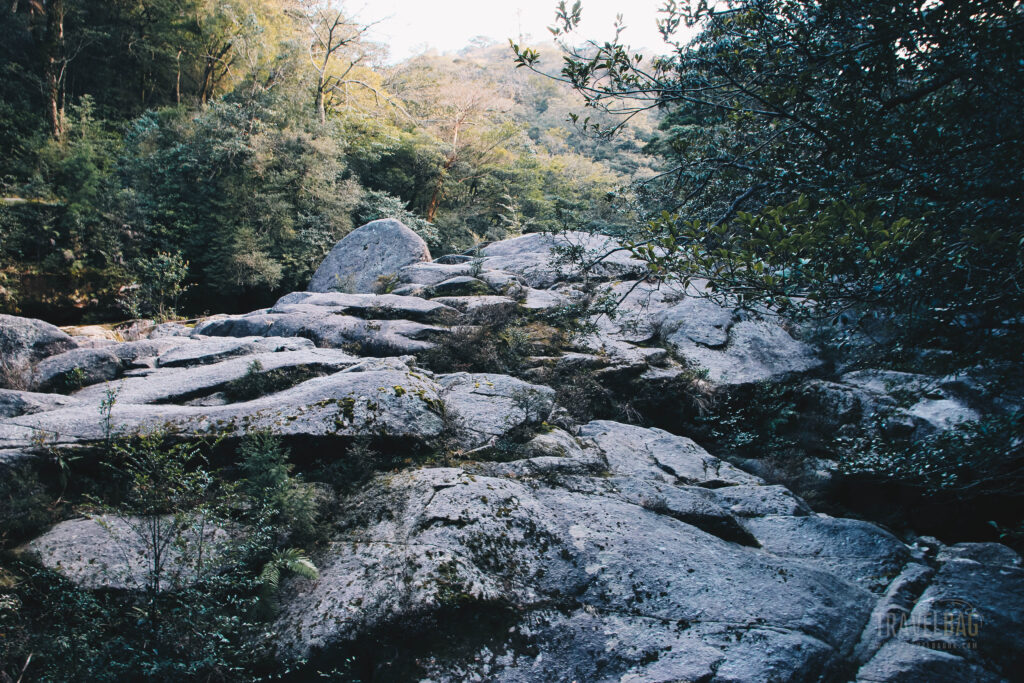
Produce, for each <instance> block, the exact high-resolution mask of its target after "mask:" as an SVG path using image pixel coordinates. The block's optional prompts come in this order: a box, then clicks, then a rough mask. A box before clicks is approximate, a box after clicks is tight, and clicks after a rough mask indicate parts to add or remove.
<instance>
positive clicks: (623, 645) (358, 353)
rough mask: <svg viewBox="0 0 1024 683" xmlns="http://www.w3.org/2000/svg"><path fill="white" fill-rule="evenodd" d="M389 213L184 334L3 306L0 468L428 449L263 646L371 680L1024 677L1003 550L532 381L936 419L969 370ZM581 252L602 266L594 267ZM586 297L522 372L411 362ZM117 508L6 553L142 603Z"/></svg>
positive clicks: (346, 526) (295, 660) (354, 513)
mask: <svg viewBox="0 0 1024 683" xmlns="http://www.w3.org/2000/svg"><path fill="white" fill-rule="evenodd" d="M393 223H395V221H390V222H389V221H377V222H375V223H374V224H370V225H369V226H364V227H363V228H360V229H359V230H356V231H354V232H353V233H351V234H350V235H349V236H348V237H346V238H345V240H343V241H342V242H341V243H339V245H338V247H336V248H335V250H334V251H332V253H331V256H330V257H328V259H327V260H326V261H325V263H324V264H323V266H321V269H320V270H319V271H318V273H317V277H316V278H314V283H313V285H311V287H310V290H311V291H308V292H295V293H291V294H288V295H286V296H284V297H282V298H281V299H280V300H278V301H277V302H276V303H275V304H274V305H273V306H271V307H269V308H266V309H261V310H258V311H253V312H251V313H247V314H244V315H230V316H226V315H220V316H214V317H211V318H208V319H206V320H201V321H199V322H198V323H197V324H195V326H194V327H189V326H187V325H184V324H180V323H166V324H163V325H158V326H154V325H152V324H150V325H143V324H142V323H139V324H138V325H135V326H132V327H131V328H124V329H125V330H128V329H131V330H133V331H132V335H131V337H130V338H131V339H132V340H131V341H123V339H124V338H125V337H126V336H128V335H127V334H120V333H115V332H113V331H112V330H106V329H105V328H100V329H95V330H90V329H87V328H80V329H78V330H75V331H74V332H75V336H74V337H72V336H69V335H67V334H65V333H64V332H61V331H60V330H59V329H57V328H55V327H53V326H52V325H48V324H46V323H43V322H41V321H34V320H27V319H24V318H15V317H13V316H0V350H2V351H3V354H4V355H3V359H4V361H5V363H6V366H5V368H6V369H5V372H7V374H6V375H5V377H7V378H8V379H9V385H8V388H4V389H0V466H2V467H0V475H4V476H6V473H7V472H8V471H12V470H11V469H10V468H16V467H23V466H31V464H32V463H33V462H34V461H36V460H37V459H39V458H41V457H42V456H44V455H45V453H44V452H42V451H41V450H40V444H45V446H46V448H48V449H61V448H68V449H76V450H78V451H81V452H86V453H87V452H89V450H90V449H97V448H102V444H103V443H104V442H105V441H106V440H107V439H108V437H109V436H110V432H111V431H113V432H117V433H122V434H128V433H132V432H133V431H147V430H153V429H167V430H169V431H170V432H172V433H174V434H176V435H177V436H178V437H179V438H183V439H188V438H193V437H201V436H207V435H211V434H222V435H226V436H227V437H228V438H232V439H233V438H238V437H240V436H242V435H244V434H245V433H247V432H251V431H253V430H268V431H270V432H272V433H274V434H277V435H279V436H280V437H282V439H283V440H284V441H285V442H286V443H289V444H302V445H303V447H304V448H307V449H311V450H315V451H316V452H317V453H318V454H319V455H321V456H325V457H327V458H331V457H336V458H344V457H347V453H348V452H349V448H350V446H351V445H352V444H353V443H357V442H359V440H366V439H372V440H374V443H376V444H383V445H384V446H386V447H390V448H392V449H394V451H395V453H397V454H398V455H399V456H401V457H400V458H399V460H401V459H403V458H405V456H406V455H407V454H410V453H414V452H415V453H419V454H423V453H434V455H435V457H431V458H426V457H424V458H421V459H419V460H415V461H414V459H412V458H411V457H410V458H408V459H406V464H405V465H403V466H401V467H400V468H398V469H395V470H392V471H387V472H378V473H376V474H375V475H374V476H372V478H370V480H369V482H368V483H366V484H365V485H363V486H361V487H360V488H357V489H355V490H354V491H352V492H348V493H346V495H343V496H340V497H339V498H338V499H337V501H336V502H334V503H332V505H333V506H334V507H333V508H332V509H331V510H330V515H331V526H330V538H329V539H328V541H327V542H326V543H325V544H324V545H322V546H321V547H319V549H318V550H317V551H316V552H315V556H314V558H313V559H314V561H315V563H316V565H317V566H318V567H319V569H320V577H319V579H318V580H315V581H311V580H307V579H297V578H293V579H289V580H287V581H285V582H284V583H283V584H282V593H281V611H280V613H279V614H278V616H277V618H276V623H274V624H273V627H274V629H275V630H276V631H277V633H279V634H280V635H279V638H278V640H277V643H276V647H277V650H276V652H275V653H274V655H275V656H277V657H278V658H280V659H281V660H282V661H285V662H288V663H289V664H294V665H295V666H296V667H299V669H298V670H299V671H300V672H303V673H310V672H314V671H317V670H319V669H318V667H321V665H322V666H323V667H328V666H329V665H331V663H332V662H338V661H342V660H344V659H345V658H346V657H348V656H349V655H351V654H352V653H358V654H359V655H360V656H361V657H362V658H363V659H364V660H366V661H367V662H368V664H367V665H368V666H370V667H371V668H372V669H373V672H374V675H375V676H377V678H378V680H424V681H453V682H454V681H508V682H524V683H525V682H532V681H563V680H564V681H571V680H576V681H619V682H622V683H625V682H629V683H641V682H644V683H656V682H664V683H667V682H669V681H718V682H726V681H730V682H733V681H751V682H759V681H823V680H827V681H833V680H836V681H838V680H849V681H865V682H867V681H871V682H876V683H877V682H883V681H884V682H893V683H895V682H897V681H933V680H935V681H939V680H950V681H953V680H979V681H989V680H991V681H1003V680H1012V679H1015V678H1019V675H1020V674H1019V672H1020V671H1022V670H1024V662H1022V661H1021V652H1024V590H1021V587H1022V586H1024V581H1022V580H1024V568H1022V565H1021V560H1020V558H1019V557H1018V556H1017V555H1016V554H1015V553H1014V552H1013V551H1012V550H1010V549H1009V548H1007V547H1005V546H1002V545H998V544H994V543H964V544H957V545H951V546H944V545H942V544H941V543H938V542H937V541H936V542H934V543H931V544H930V545H929V546H928V547H923V546H918V545H908V544H907V543H905V542H904V541H903V540H901V539H900V538H897V537H896V536H895V535H893V534H892V533H890V531H888V530H886V529H884V528H882V527H880V526H878V525H875V524H872V523H869V522H865V521H862V520H854V519H846V518H840V517H832V516H827V515H823V514H818V513H816V512H815V511H814V510H813V509H812V508H811V507H810V506H809V505H808V504H807V502H805V501H804V500H802V499H801V498H800V497H799V496H797V495H795V494H794V493H793V492H791V491H790V490H788V489H787V488H786V487H784V486H781V485H778V484H772V483H769V482H767V481H765V480H764V479H762V478H761V477H758V476H755V475H754V474H751V473H750V472H748V471H746V470H744V469H742V468H740V467H737V466H735V465H733V464H730V463H728V462H725V461H723V460H722V459H720V458H718V457H716V456H715V454H713V453H709V452H708V451H707V450H705V449H704V448H703V447H702V446H701V444H698V443H697V442H695V441H693V440H692V439H690V438H687V437H686V435H683V434H674V433H670V432H668V431H664V430H661V429H655V428H648V427H643V426H637V425H635V424H623V423H620V422H616V421H609V420H590V421H586V422H585V423H584V424H580V423H579V422H575V421H573V419H572V418H571V417H567V413H566V411H565V409H564V407H562V406H559V405H558V402H559V400H560V396H561V395H560V394H556V391H555V390H554V389H553V388H552V386H549V384H551V383H550V382H549V378H550V377H551V376H552V373H555V372H569V371H571V372H579V373H589V376H591V377H593V378H596V381H604V380H609V381H612V380H614V381H617V382H625V381H627V380H628V381H632V382H634V383H637V384H639V385H642V386H645V387H647V388H649V389H652V390H653V391H654V392H655V393H657V392H658V391H659V390H660V388H662V387H668V386H670V384H671V382H672V380H673V379H675V378H679V377H691V376H693V375H694V374H701V376H702V377H705V378H706V381H707V383H708V384H709V385H710V386H712V387H713V388H716V389H720V390H728V389H729V388H730V387H737V386H741V385H747V384H750V383H753V382H760V381H776V380H779V379H782V378H794V377H796V378H800V381H801V382H802V384H801V387H802V388H801V391H802V392H803V395H805V396H806V397H807V400H808V402H810V403H813V404H814V405H815V406H816V408H817V409H818V410H819V412H820V413H821V416H820V417H819V419H820V420H822V421H825V422H826V423H827V424H829V425H836V427H835V429H838V428H839V426H840V425H849V424H856V423H859V422H866V421H868V420H869V419H872V416H873V415H876V414H877V413H879V412H880V411H883V410H885V411H889V413H887V414H892V415H894V416H895V417H894V418H893V419H892V420H891V424H890V426H887V427H886V428H887V429H893V430H902V431H901V432H900V433H906V434H912V435H927V434H934V433H935V432H936V431H938V430H942V429H947V428H950V426H952V425H955V424H957V423H959V422H962V421H963V420H968V419H972V415H975V414H976V411H977V408H976V406H975V404H974V403H973V402H972V400H971V392H972V391H973V389H972V385H971V384H970V379H969V378H928V377H924V376H919V375H907V374H905V373H886V372H883V371H870V370H859V371H856V372H849V373H846V374H839V373H837V376H835V377H833V378H832V379H831V380H826V379H821V378H820V376H818V377H815V376H813V374H812V373H814V372H815V371H817V370H818V369H819V368H820V367H821V361H820V360H819V359H818V357H817V356H816V354H815V350H814V348H813V347H812V346H811V345H809V344H808V343H806V342H805V341H803V340H800V339H798V338H796V337H794V336H793V335H792V334H790V331H788V330H787V329H784V328H783V327H782V326H780V325H779V324H778V323H777V322H775V321H772V320H770V319H761V318H758V317H756V316H754V315H752V314H750V313H745V312H740V311H736V310H733V309H730V308H727V307H723V306H721V305H719V304H717V303H715V302H712V301H710V300H708V299H706V298H702V297H700V296H694V294H699V293H700V292H699V291H697V290H691V291H689V292H681V291H677V290H674V289H673V288H672V287H671V286H668V285H662V286H657V285H654V284H652V283H650V282H647V281H646V280H643V279H642V278H644V277H645V276H646V274H647V272H646V270H645V269H644V264H643V263H642V262H639V261H636V260H635V259H633V258H632V257H631V256H630V254H629V252H628V251H625V250H622V249H620V248H618V245H616V243H614V242H613V241H612V240H610V239H609V238H605V237H596V236H592V235H585V234H582V233H566V234H563V235H559V236H551V235H535V234H530V235H524V236H522V237H518V238H515V239H511V240H506V241H504V242H499V243H495V244H491V245H488V246H486V247H484V248H483V249H482V250H481V251H480V253H478V254H472V255H469V254H467V255H455V256H451V257H445V258H444V259H440V260H438V261H431V260H430V255H429V253H427V252H426V247H425V245H422V244H421V242H422V240H420V241H419V242H417V240H418V239H419V238H418V237H416V236H415V234H412V233H411V231H410V234H412V237H410V236H409V234H406V233H405V232H404V231H403V230H402V229H401V228H402V227H404V226H401V225H400V224H398V226H396V225H393ZM389 235H390V236H392V237H395V236H397V237H395V239H393V240H392V239H391V238H390V237H388V236H389ZM399 238H400V239H399ZM413 238H415V239H413ZM346 240H347V242H346ZM353 245H358V247H359V248H358V249H355V250H354V249H353ZM364 246H365V249H364V248H363V247H364ZM342 247H344V248H342ZM573 253H576V254H577V255H578V254H579V253H584V254H585V255H587V256H588V259H586V260H592V259H596V258H597V257H600V256H602V255H603V256H604V258H601V259H599V260H598V261H596V263H595V266H594V268H593V269H592V271H591V272H590V274H589V275H588V276H587V277H584V274H583V273H582V272H581V271H580V268H579V260H578V259H577V260H576V261H573V260H572V259H567V258H566V257H567V255H571V254H573ZM382 283H383V284H384V285H387V287H386V288H389V289H391V291H389V292H388V293H374V291H375V290H381V285H382ZM698 286H699V285H698ZM339 287H341V288H342V289H347V290H348V291H338V289H339ZM600 296H608V297H611V298H613V299H614V300H615V301H617V302H620V305H619V307H618V310H617V313H616V314H615V315H614V316H609V315H594V316H593V317H592V318H591V319H590V320H589V322H590V323H591V325H590V326H589V329H588V331H587V334H585V335H583V336H582V338H581V339H579V340H578V341H577V342H576V343H575V346H574V347H572V348H559V349H555V350H551V349H548V350H547V351H545V352H543V353H541V352H535V351H530V352H529V358H528V360H529V362H530V363H532V365H531V366H530V367H528V368H527V369H526V370H524V371H523V372H520V373H518V375H517V376H512V375H510V374H503V373H502V372H431V371H429V370H427V369H425V368H424V365H427V363H426V362H423V360H422V359H423V358H424V354H428V353H430V352H431V351H433V350H435V349H436V348H437V347H438V344H439V343H442V342H445V341H446V340H449V341H450V340H453V339H454V340H458V339H463V338H465V337H463V336H460V335H463V334H464V333H465V331H466V330H471V331H472V330H477V329H480V327H479V326H481V325H484V324H486V323H487V322H488V321H490V320H493V319H499V320H500V319H503V318H507V317H510V316H512V317H516V320H518V321H519V323H520V324H521V325H522V326H523V327H524V328H525V327H527V326H531V325H532V326H534V327H536V328H543V326H544V325H546V324H547V322H545V321H550V319H551V318H550V317H548V316H551V315H552V314H553V313H555V312H558V311H559V310H562V309H563V308H564V307H565V306H566V305H567V304H570V303H579V302H580V301H583V300H585V299H586V298H587V297H592V298H593V297H600ZM485 329H486V328H485ZM469 350H470V349H466V351H469ZM462 351H463V350H462V349H456V350H455V351H454V352H455V353H461V352H462ZM805 374H812V376H811V377H809V378H807V377H803V376H804V375H805ZM11 378H13V379H11ZM15 385H16V386H15ZM253 387H258V388H259V391H256V392H255V393H254V390H253ZM665 393H666V397H665V400H675V399H674V398H673V395H672V394H671V393H669V392H668V391H667V390H666V392H665ZM111 397H114V401H113V408H112V410H110V412H109V418H110V423H109V426H106V425H104V424H102V422H101V420H100V415H101V405H102V404H103V403H104V401H107V402H108V403H109V401H110V399H111ZM897 418H898V419H897ZM874 422H877V420H875V421H874ZM874 422H872V424H874ZM829 428H830V429H831V428H832V427H829ZM508 442H514V444H513V445H514V448H509V447H508ZM441 443H445V444H448V445H447V446H445V448H448V449H449V450H450V451H452V452H454V453H455V455H454V456H452V455H451V453H449V452H445V454H444V455H443V457H442V456H441V455H438V453H439V452H440V451H439V449H440V448H441V447H440V446H439V445H438V444H441ZM331 500H334V499H333V498H332V499H331ZM125 525H130V520H128V521H125V520H120V521H119V520H104V519H69V520H65V521H63V522H61V523H59V524H57V525H56V526H54V527H53V528H51V529H49V530H48V531H43V532H41V533H40V535H39V536H38V537H37V538H35V539H34V540H30V541H29V542H28V543H26V544H25V545H24V546H23V547H22V549H21V552H24V553H26V554H29V555H31V556H32V557H35V558H36V559H37V561H39V562H41V563H43V564H44V565H46V566H49V567H51V568H55V569H57V570H59V571H62V572H64V573H65V574H66V575H67V576H68V577H69V578H70V579H71V580H74V581H76V582H79V583H80V584H82V585H83V586H87V587H90V588H96V589H114V590H132V589H133V582H137V578H138V576H139V573H140V571H141V570H140V568H139V567H138V566H136V564H133V560H132V559H131V558H132V557H133V556H132V555H131V554H130V553H129V554H128V555H127V556H126V555H125V554H124V552H123V551H124V548H125V547H126V546H125V539H130V533H128V532H129V531H130V529H128V528H126V527H125ZM111 530H114V531H115V532H120V535H121V537H122V538H121V539H120V540H118V538H116V536H117V534H112V533H111ZM214 533H216V532H214ZM128 548H129V550H130V544H129V545H128ZM126 557H127V558H128V559H126ZM183 571H185V569H184V568H183ZM302 667H306V668H302ZM310 675H312V674H311V673H310Z"/></svg>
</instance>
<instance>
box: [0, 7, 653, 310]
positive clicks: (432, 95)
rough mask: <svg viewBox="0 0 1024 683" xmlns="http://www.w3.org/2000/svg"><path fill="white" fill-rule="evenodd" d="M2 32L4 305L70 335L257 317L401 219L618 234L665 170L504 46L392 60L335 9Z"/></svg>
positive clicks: (634, 139) (0, 243) (466, 244)
mask: <svg viewBox="0 0 1024 683" xmlns="http://www.w3.org/2000/svg"><path fill="white" fill-rule="evenodd" d="M0 21H2V22H3V26H2V27H0V31H2V33H3V35H4V36H5V40H4V41H3V46H2V47H0V64H2V72H3V74H4V78H3V79H2V84H0V88H2V93H0V100H2V103H3V104H2V110H0V131H2V133H0V135H2V136H3V139H2V141H0V146H2V148H3V149H4V150H5V153H4V154H3V158H2V160H0V183H2V189H0V195H3V204H2V206H0V278H2V279H0V310H4V311H6V312H21V313H25V314H28V315H31V314H36V315H45V316H46V317H48V318H49V319H53V320H59V321H65V322H76V321H81V320H110V319H117V318H121V319H123V318H125V317H130V316H139V315H153V314H156V313H157V312H158V310H157V309H162V307H164V306H165V305H171V306H173V307H175V308H178V309H180V310H181V312H183V313H185V312H187V313H198V312H202V311H204V310H212V309H214V308H216V310H218V311H224V310H241V309H240V307H244V306H245V305H250V307H251V305H255V304H260V303H266V302H268V301H271V300H273V297H274V295H275V294H280V293H281V292H287V291H292V290H294V289H301V288H302V287H303V286H304V285H305V283H306V282H307V281H308V279H309V276H310V275H311V274H312V271H313V270H314V269H315V268H316V266H317V265H318V264H319V263H320V261H321V260H322V258H323V256H324V255H325V254H326V253H327V251H328V250H329V249H330V248H331V247H332V246H333V245H334V243H335V242H336V241H337V240H338V239H339V238H341V237H342V236H344V235H345V234H346V233H347V232H348V231H350V230H351V229H352V227H353V226H354V225H360V224H361V223H365V222H367V221H369V220H372V219H375V218H379V217H383V216H396V217H400V218H402V219H403V220H405V221H406V222H407V223H409V225H411V226H413V227H414V228H415V229H416V230H417V231H418V232H419V233H420V234H421V235H422V236H423V237H424V238H425V239H426V240H427V242H428V243H429V244H430V246H431V248H432V249H433V250H434V251H435V252H436V253H439V254H440V253H447V252H449V251H454V250H464V249H467V248H470V247H472V246H473V245H474V244H475V243H480V242H482V241H485V240H494V239H500V238H502V237H505V236H508V235H513V234H519V233H521V232H523V231H532V230H553V229H567V228H571V229H577V228H583V229H587V230H598V231H600V230H607V229H609V228H612V227H614V226H617V225H622V224H623V222H624V221H625V220H626V216H627V212H625V211H623V207H622V206H621V202H616V200H615V197H614V195H613V192H614V190H615V189H616V188H617V187H622V186H624V185H626V184H627V183H628V182H629V181H631V180H632V179H633V178H635V177H637V176H642V175H644V174H649V173H650V167H651V166H652V165H653V163H654V159H653V158H652V157H650V156H649V155H645V154H644V153H643V148H644V146H645V145H646V144H647V142H648V141H649V139H650V138H651V136H652V133H653V121H654V118H653V117H650V116H648V117H646V118H643V119H639V120H635V121H634V123H633V124H632V125H631V126H630V127H629V129H628V130H626V131H624V133H623V134H622V135H620V136H619V137H618V138H617V139H616V140H615V141H614V142H613V143H612V144H602V143H600V142H599V141H596V140H594V139H593V138H592V137H589V136H587V135H585V134H584V132H583V131H581V130H578V129H576V128H573V127H572V126H571V125H570V124H569V123H568V115H569V114H570V113H571V112H573V111H575V110H577V109H579V108H580V107H581V104H582V102H581V100H580V99H579V98H578V96H576V95H575V94H574V93H573V91H572V90H571V88H569V87H568V86H565V85H561V84H557V83H555V82H553V81H550V80H548V79H545V78H543V77H541V76H538V75H535V74H527V73H526V72H524V71H521V70H516V69H515V67H514V65H513V63H512V61H511V59H510V53H509V51H508V46H507V45H502V44H493V43H492V44H487V42H486V41H483V42H481V44H477V45H474V46H470V47H467V48H466V49H465V50H463V51H462V52H461V53H460V54H458V55H444V56H441V55H436V54H426V55H423V56H420V57H416V58H414V59H411V60H409V61H407V62H404V63H401V64H398V65H395V66H385V65H384V57H385V56H386V46H383V45H378V44H374V43H372V42H369V41H368V40H367V39H366V38H365V32H366V26H364V25H361V24H359V23H356V22H355V21H353V20H351V19H349V18H348V16H347V15H346V14H344V13H343V12H342V11H340V10H339V9H336V8H335V6H334V5H333V4H332V3H324V2H312V1H308V0H304V1H302V2H281V1H278V0H228V1H226V2H220V1H217V2H211V1H207V0H195V1H192V0H190V1H189V2H177V1H175V2H165V1H163V0H145V1H144V2H138V1H135V0H130V1H129V0H125V1H121V0H115V1H114V2H104V3H95V2H84V1H78V0H63V1H57V2H52V1H51V2H14V3H12V4H10V5H9V6H8V7H7V8H5V9H4V11H3V13H2V16H0Z"/></svg>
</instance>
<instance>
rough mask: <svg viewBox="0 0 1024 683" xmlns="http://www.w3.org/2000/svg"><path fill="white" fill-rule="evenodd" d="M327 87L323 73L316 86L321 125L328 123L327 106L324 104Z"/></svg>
mask: <svg viewBox="0 0 1024 683" xmlns="http://www.w3.org/2000/svg"><path fill="white" fill-rule="evenodd" d="M326 87H327V82H326V79H325V78H324V74H323V72H320V78H319V79H318V80H317V84H316V114H317V116H318V117H320V125H321V126H322V125H324V124H325V123H327V105H326V104H325V103H324V89H325V88H326Z"/></svg>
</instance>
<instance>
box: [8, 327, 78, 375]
mask: <svg viewBox="0 0 1024 683" xmlns="http://www.w3.org/2000/svg"><path fill="white" fill-rule="evenodd" d="M76 346H78V345H77V344H76V343H75V341H74V340H73V339H72V338H71V337H70V336H68V335H67V334H66V333H64V332H61V331H60V329H58V328H57V327H56V326H54V325H51V324H50V323H46V322H43V321H42V320H34V319H32V318H21V317H18V316H16V315H0V387H4V386H7V387H10V388H15V389H21V388H25V386H27V384H28V382H29V381H31V379H30V378H31V365H32V364H34V363H36V362H37V361H40V360H42V359H43V358H46V357H47V356H53V355H55V354H58V353H61V352H63V351H70V350H71V349H73V348H75V347H76ZM17 385H21V386H17Z"/></svg>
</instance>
